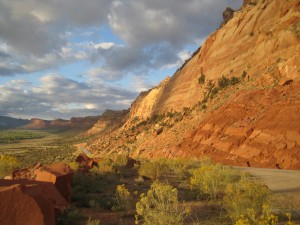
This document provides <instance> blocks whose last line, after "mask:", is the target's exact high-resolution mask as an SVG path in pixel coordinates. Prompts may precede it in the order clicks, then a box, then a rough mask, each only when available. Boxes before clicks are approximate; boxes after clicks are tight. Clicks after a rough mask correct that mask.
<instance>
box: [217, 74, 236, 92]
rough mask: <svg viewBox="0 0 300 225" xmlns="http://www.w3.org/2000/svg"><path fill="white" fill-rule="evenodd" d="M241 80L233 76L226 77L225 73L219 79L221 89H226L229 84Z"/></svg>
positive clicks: (234, 83)
mask: <svg viewBox="0 0 300 225" xmlns="http://www.w3.org/2000/svg"><path fill="white" fill-rule="evenodd" d="M239 82H240V79H239V78H237V77H235V76H232V77H230V78H227V77H225V76H224V75H222V77H221V78H219V79H218V85H219V87H220V88H221V89H224V88H226V87H228V86H229V85H232V86H233V85H236V84H238V83H239Z"/></svg>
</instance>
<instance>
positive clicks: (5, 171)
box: [0, 155, 20, 178]
mask: <svg viewBox="0 0 300 225" xmlns="http://www.w3.org/2000/svg"><path fill="white" fill-rule="evenodd" d="M19 164H20V163H19V161H18V160H17V159H16V158H15V157H13V156H6V155H0V178H3V177H5V176H7V175H9V174H11V173H12V172H13V171H14V170H16V169H17V168H18V167H19Z"/></svg>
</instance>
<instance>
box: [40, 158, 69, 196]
mask: <svg viewBox="0 0 300 225" xmlns="http://www.w3.org/2000/svg"><path fill="white" fill-rule="evenodd" d="M34 174H35V180H36V181H43V182H50V183H53V184H54V185H55V186H56V188H57V190H58V191H59V192H60V193H61V195H62V196H63V197H64V198H65V200H67V201H69V200H70V198H71V190H72V178H73V174H74V172H73V170H72V169H70V167H69V166H68V165H66V164H65V163H56V164H52V165H46V166H42V167H40V168H39V169H37V170H35V171H34Z"/></svg>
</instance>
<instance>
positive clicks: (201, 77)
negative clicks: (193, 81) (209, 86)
mask: <svg viewBox="0 0 300 225" xmlns="http://www.w3.org/2000/svg"><path fill="white" fill-rule="evenodd" d="M198 83H199V84H204V83H205V75H204V74H201V76H200V77H199V78H198Z"/></svg>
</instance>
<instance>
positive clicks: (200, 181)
mask: <svg viewBox="0 0 300 225" xmlns="http://www.w3.org/2000/svg"><path fill="white" fill-rule="evenodd" d="M191 174H192V176H191V179H190V186H191V189H194V190H196V191H197V192H198V194H199V197H205V196H207V197H209V198H211V199H216V198H217V197H218V195H220V194H222V193H223V192H224V191H225V189H226V185H227V184H229V183H234V182H237V181H238V180H239V179H240V174H239V173H238V172H237V171H235V170H234V169H231V168H228V167H224V166H221V165H220V164H215V165H214V164H213V163H204V164H203V165H201V166H200V168H198V169H193V170H192V171H191Z"/></svg>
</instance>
